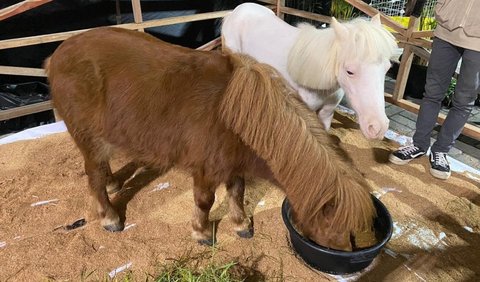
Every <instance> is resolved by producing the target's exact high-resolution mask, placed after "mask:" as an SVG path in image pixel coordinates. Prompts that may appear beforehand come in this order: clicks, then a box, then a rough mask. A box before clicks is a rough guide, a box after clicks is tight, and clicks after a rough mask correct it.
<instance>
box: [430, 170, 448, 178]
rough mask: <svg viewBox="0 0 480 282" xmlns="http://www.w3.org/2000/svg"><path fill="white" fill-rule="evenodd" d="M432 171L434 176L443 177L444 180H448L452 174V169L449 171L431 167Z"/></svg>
mask: <svg viewBox="0 0 480 282" xmlns="http://www.w3.org/2000/svg"><path fill="white" fill-rule="evenodd" d="M430 173H431V174H432V175H433V177H436V178H438V179H443V180H447V179H448V178H449V177H450V175H451V172H450V171H449V172H445V171H438V170H435V169H433V168H430Z"/></svg>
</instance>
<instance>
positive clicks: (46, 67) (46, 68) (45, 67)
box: [43, 57, 51, 77]
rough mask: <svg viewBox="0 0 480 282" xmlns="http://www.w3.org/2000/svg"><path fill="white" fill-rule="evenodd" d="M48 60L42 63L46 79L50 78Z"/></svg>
mask: <svg viewBox="0 0 480 282" xmlns="http://www.w3.org/2000/svg"><path fill="white" fill-rule="evenodd" d="M50 58H51V57H48V58H46V59H45V61H44V62H43V69H44V70H45V74H46V75H47V77H48V76H50Z"/></svg>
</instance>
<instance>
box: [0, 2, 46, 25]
mask: <svg viewBox="0 0 480 282" xmlns="http://www.w3.org/2000/svg"><path fill="white" fill-rule="evenodd" d="M51 1H52V0H25V1H22V2H19V3H17V4H14V5H11V6H9V7H6V8H3V9H1V10H0V21H2V20H4V19H7V18H10V17H13V16H15V15H18V14H20V13H23V12H25V11H28V10H30V9H33V8H35V7H38V6H40V5H43V4H47V3H48V2H51Z"/></svg>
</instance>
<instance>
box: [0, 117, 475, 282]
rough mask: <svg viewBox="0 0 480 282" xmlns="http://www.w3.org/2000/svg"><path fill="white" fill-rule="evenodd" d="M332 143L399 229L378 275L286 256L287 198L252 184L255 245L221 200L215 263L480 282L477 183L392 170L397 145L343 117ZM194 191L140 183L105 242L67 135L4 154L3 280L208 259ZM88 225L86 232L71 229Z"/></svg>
mask: <svg viewBox="0 0 480 282" xmlns="http://www.w3.org/2000/svg"><path fill="white" fill-rule="evenodd" d="M339 120H340V121H339ZM332 132H333V133H334V134H335V135H336V136H338V138H339V139H340V140H341V142H342V143H343V147H344V149H345V150H346V151H348V152H349V153H350V155H351V157H352V158H353V159H354V162H355V164H356V165H357V166H358V167H359V168H360V170H361V171H362V172H363V173H364V174H365V176H366V178H367V179H368V181H369V182H370V183H371V185H372V186H373V187H374V189H375V194H376V195H377V196H379V197H380V198H381V200H382V202H383V203H384V204H385V205H386V206H387V208H388V209H389V211H390V213H391V214H392V217H393V219H394V234H393V237H392V239H391V241H390V242H389V243H388V245H387V247H386V248H385V249H384V250H383V251H382V252H381V254H380V255H379V256H378V257H377V258H376V259H375V260H374V262H373V263H372V265H370V266H369V267H368V268H367V269H366V270H365V271H363V272H361V273H356V274H354V275H349V276H331V275H327V274H324V273H321V272H317V271H315V270H312V269H310V268H309V267H307V266H306V265H305V264H304V263H302V262H301V261H300V260H299V259H298V258H297V257H296V256H295V255H294V253H293V252H292V250H291V249H290V248H289V244H288V238H287V232H286V228H285V227H284V225H283V222H282V219H281V213H280V205H281V203H282V200H283V198H284V196H283V193H282V192H281V191H280V190H279V189H277V188H275V187H273V186H271V185H269V184H268V183H265V182H261V181H253V180H251V181H249V182H248V188H247V196H246V201H247V210H248V213H249V214H253V215H254V224H255V236H254V238H253V239H240V238H237V237H236V235H235V234H234V232H233V231H232V229H231V224H230V222H229V220H228V218H227V216H226V213H227V209H226V203H225V200H224V195H225V192H224V190H223V189H222V188H221V189H219V191H218V193H217V201H216V204H215V206H214V208H213V212H212V219H213V220H217V221H218V231H217V232H218V235H217V239H218V241H219V246H218V248H217V250H216V251H215V254H214V258H215V260H216V261H219V262H228V261H231V260H235V261H238V262H239V263H240V264H242V265H245V266H248V267H251V269H253V270H254V275H253V276H252V277H253V278H252V280H282V279H283V280H285V281H330V280H332V281H334V280H343V281H345V279H346V280H347V281H348V280H358V281H381V280H387V281H468V280H477V281H478V280H480V188H479V185H480V184H479V182H478V180H474V179H472V178H469V177H467V176H466V175H462V174H458V173H452V176H451V178H450V179H449V180H447V181H441V180H437V179H434V178H433V177H431V176H430V174H429V172H428V160H427V159H426V158H423V159H419V160H416V161H415V162H413V163H411V164H410V165H408V166H404V167H400V166H395V165H393V164H389V163H388V161H387V159H388V154H389V151H390V150H391V149H392V148H395V147H396V146H397V145H396V144H395V143H394V142H392V141H388V140H383V141H376V142H367V141H366V140H365V139H363V138H362V137H361V134H360V131H359V130H358V129H357V128H356V125H355V124H354V123H353V122H352V121H351V120H350V119H348V118H346V117H343V116H337V117H336V120H335V121H334V124H333V129H332ZM112 167H113V170H114V171H117V175H119V176H121V177H123V178H128V177H129V176H130V175H132V173H133V169H132V167H131V166H130V165H128V164H127V161H126V160H125V159H123V158H122V157H117V158H116V159H114V160H113V162H112ZM477 177H478V176H477ZM191 187H192V180H191V178H190V177H189V176H188V175H187V174H186V173H183V172H180V171H175V170H173V171H170V172H168V173H167V174H164V175H160V176H159V175H158V174H156V173H154V172H151V171H144V172H141V173H139V174H137V175H136V176H135V177H134V178H131V179H129V180H128V181H127V182H126V184H125V185H124V188H123V190H122V192H120V193H119V194H117V196H116V198H115V203H116V206H117V207H118V208H119V210H121V211H123V214H124V215H125V217H126V224H125V225H126V226H127V229H126V230H125V231H123V232H120V233H109V232H106V231H104V230H103V229H102V228H101V226H100V224H99V222H98V220H96V219H95V217H94V213H93V212H92V211H91V208H90V201H89V196H88V192H87V191H88V189H87V177H86V175H85V174H84V172H83V160H82V157H81V156H80V153H79V151H78V150H77V148H76V147H75V145H74V143H73V142H72V140H71V138H70V136H69V135H68V133H60V134H55V135H50V136H48V137H45V138H42V139H38V140H35V141H21V142H16V143H12V144H7V145H2V146H0V264H1V265H0V280H1V281H5V280H9V281H40V280H42V281H44V280H46V279H55V280H79V279H81V278H82V277H83V278H85V277H87V276H88V274H89V273H92V271H93V273H92V274H90V276H88V278H89V279H92V280H96V279H104V278H108V277H109V276H108V274H109V273H110V272H112V271H114V270H115V269H117V268H119V267H122V266H124V268H125V267H126V266H128V271H131V272H133V274H134V275H135V276H134V277H136V278H138V280H142V279H144V278H145V277H146V276H147V274H148V273H155V271H156V270H157V267H158V265H160V264H162V263H165V262H166V261H167V260H168V259H171V258H178V257H181V256H184V255H188V254H190V255H191V254H198V253H202V252H205V251H206V252H207V253H208V252H212V251H211V249H209V248H205V247H202V246H199V245H197V244H196V243H195V242H194V241H192V240H191V239H190V230H191V229H190V215H191V210H192V207H193V196H192V189H191ZM44 201H47V202H44ZM48 201H50V202H48ZM80 218H85V219H86V221H87V224H86V225H85V226H83V227H81V228H77V229H73V230H70V231H67V230H65V226H67V225H69V224H71V223H73V222H75V221H76V220H78V219H80ZM121 269H122V268H120V269H119V270H121ZM124 273H125V271H124V272H121V273H120V274H118V275H117V277H122V275H124Z"/></svg>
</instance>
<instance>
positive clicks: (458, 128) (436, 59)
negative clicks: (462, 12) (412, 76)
mask: <svg viewBox="0 0 480 282" xmlns="http://www.w3.org/2000/svg"><path fill="white" fill-rule="evenodd" d="M460 58H462V65H461V67H460V72H459V74H458V80H457V85H456V88H455V93H454V94H453V98H452V108H451V109H450V110H449V112H448V115H447V118H446V119H445V121H444V123H443V125H442V127H441V129H440V132H439V134H438V137H437V140H436V141H435V142H434V143H433V145H432V148H431V150H432V151H433V152H442V153H448V151H449V150H450V148H452V146H453V144H454V143H455V140H456V139H457V138H458V136H459V135H460V133H461V132H462V129H463V127H464V126H465V124H466V122H467V119H468V117H469V116H470V113H471V111H472V108H473V105H474V102H475V99H476V98H477V95H478V93H479V85H480V52H477V51H473V50H469V49H465V48H461V47H458V46H455V45H452V44H450V43H448V42H446V41H444V40H442V39H440V38H434V39H433V46H432V53H431V55H430V60H429V64H428V69H427V79H426V84H425V96H424V97H423V99H422V102H421V104H420V111H419V112H418V118H417V123H416V131H415V134H414V135H413V144H414V145H415V146H417V147H420V148H422V149H424V150H425V151H426V150H427V149H428V147H430V137H431V133H432V130H433V128H434V126H435V124H436V121H437V117H438V114H439V112H440V109H441V106H442V100H443V99H444V98H445V94H446V93H447V90H448V87H449V85H450V81H451V78H452V75H453V73H454V72H455V69H456V68H457V64H458V61H459V60H460Z"/></svg>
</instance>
